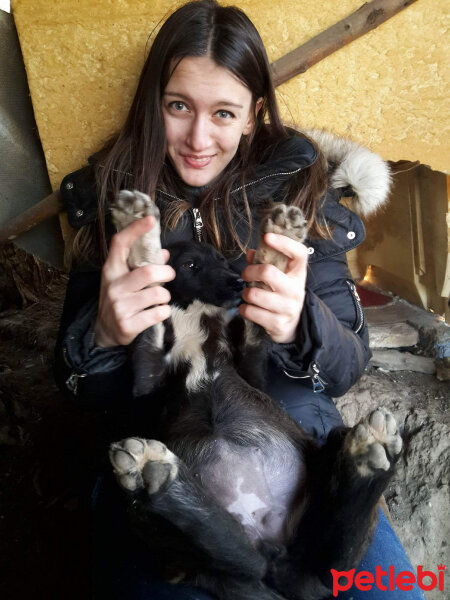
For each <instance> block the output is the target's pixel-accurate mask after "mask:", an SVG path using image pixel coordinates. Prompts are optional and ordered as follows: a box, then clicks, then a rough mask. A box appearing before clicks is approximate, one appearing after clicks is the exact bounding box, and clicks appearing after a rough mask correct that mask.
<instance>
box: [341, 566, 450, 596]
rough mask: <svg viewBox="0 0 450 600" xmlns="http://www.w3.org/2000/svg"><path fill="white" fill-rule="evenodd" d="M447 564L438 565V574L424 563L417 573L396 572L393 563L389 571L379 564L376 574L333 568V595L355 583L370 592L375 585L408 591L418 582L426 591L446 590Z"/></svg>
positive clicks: (386, 588)
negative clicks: (424, 568) (426, 568)
mask: <svg viewBox="0 0 450 600" xmlns="http://www.w3.org/2000/svg"><path fill="white" fill-rule="evenodd" d="M445 568H446V565H442V564H440V565H438V566H437V574H436V573H435V572H434V571H424V570H423V567H422V565H419V566H418V567H417V573H412V572H411V571H399V572H398V573H396V571H395V567H393V566H392V565H391V566H390V567H389V568H388V571H383V569H382V568H381V567H380V566H379V565H377V567H376V568H375V574H373V573H371V572H370V571H359V572H358V573H357V572H356V569H351V570H350V571H336V570H335V569H331V575H332V577H333V596H335V597H336V596H337V595H338V593H339V592H345V591H347V590H349V589H350V588H351V587H352V586H353V585H354V586H355V587H356V588H357V589H358V590H361V591H363V592H368V591H370V590H371V589H372V587H373V586H374V585H375V587H377V588H378V589H379V590H381V591H385V592H386V591H387V590H389V591H394V590H395V589H398V590H400V591H404V592H407V591H409V590H412V589H413V587H414V584H415V583H417V585H418V586H419V588H420V589H421V590H423V591H425V592H429V591H431V590H434V589H435V588H436V587H437V588H438V590H440V591H441V592H443V591H444V576H445Z"/></svg>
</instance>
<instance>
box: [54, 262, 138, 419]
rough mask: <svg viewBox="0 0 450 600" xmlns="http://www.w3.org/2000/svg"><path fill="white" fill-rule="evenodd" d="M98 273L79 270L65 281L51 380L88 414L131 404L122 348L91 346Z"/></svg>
mask: <svg viewBox="0 0 450 600" xmlns="http://www.w3.org/2000/svg"><path fill="white" fill-rule="evenodd" d="M99 287H100V271H99V270H96V269H79V270H77V271H75V272H73V273H72V274H71V276H70V278H69V282H68V286H67V291H66V298H65V301H64V307H63V313H62V317H61V322H60V329H59V334H58V338H57V342H56V348H55V357H54V376H55V380H56V383H57V385H58V387H59V388H60V389H61V391H62V392H63V393H64V395H65V396H66V398H67V399H69V400H70V401H72V402H73V403H75V404H77V405H78V406H80V407H82V408H85V409H88V410H105V409H109V408H117V407H118V406H121V405H124V404H125V403H126V402H128V401H130V400H131V392H130V390H131V389H132V384H131V381H132V375H131V371H130V367H129V364H128V361H127V350H126V348H125V347H123V346H116V347H114V348H98V347H96V346H95V345H94V324H95V320H96V317H97V304H98V294H99Z"/></svg>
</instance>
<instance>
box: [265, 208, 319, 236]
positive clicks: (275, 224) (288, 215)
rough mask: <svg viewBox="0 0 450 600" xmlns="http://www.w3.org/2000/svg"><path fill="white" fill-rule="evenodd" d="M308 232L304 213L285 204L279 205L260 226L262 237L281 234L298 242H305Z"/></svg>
mask: <svg viewBox="0 0 450 600" xmlns="http://www.w3.org/2000/svg"><path fill="white" fill-rule="evenodd" d="M307 231H308V230H307V222H306V220H305V217H304V216H303V213H302V211H301V210H300V209H299V208H297V207H296V206H286V205H285V204H278V205H277V206H276V207H275V208H274V209H273V210H272V212H271V213H270V214H269V215H267V216H266V217H265V218H264V219H263V220H262V221H261V225H260V233H261V235H264V234H265V233H279V234H280V235H286V236H287V237H290V238H292V239H293V240H297V242H304V241H305V238H306V234H307Z"/></svg>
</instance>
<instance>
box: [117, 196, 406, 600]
mask: <svg viewBox="0 0 450 600" xmlns="http://www.w3.org/2000/svg"><path fill="white" fill-rule="evenodd" d="M148 214H152V215H154V216H155V217H156V219H157V225H156V226H155V227H154V228H153V229H152V230H151V231H150V232H149V233H148V234H145V235H144V236H142V238H140V239H139V240H138V242H137V243H136V244H135V246H134V248H133V250H132V253H131V255H130V259H129V260H130V266H131V267H132V268H133V267H136V266H140V265H143V264H148V263H150V262H161V245H160V233H159V226H158V220H159V212H158V209H157V207H156V206H155V204H154V203H153V202H152V201H151V199H150V198H149V197H148V196H146V195H145V194H142V193H140V192H129V191H122V192H121V193H120V195H119V198H118V200H117V203H116V206H115V208H114V209H113V219H114V221H115V223H116V226H117V227H118V229H121V228H123V227H124V226H126V225H127V224H128V223H130V222H132V221H133V220H136V219H138V218H142V217H144V216H146V215H148ZM267 231H275V232H277V233H282V234H285V235H289V236H290V237H292V238H293V239H297V240H299V241H303V240H304V239H305V235H306V224H305V221H304V219H303V216H302V213H301V211H300V210H299V209H298V208H296V207H287V206H284V205H276V207H275V208H274V209H273V211H272V212H271V213H270V214H269V215H268V216H266V217H265V218H263V219H262V222H261V229H260V243H259V246H258V249H257V252H256V259H257V260H258V261H259V262H271V263H275V264H277V266H279V267H280V268H283V264H282V262H283V259H284V257H280V256H278V255H277V253H274V251H272V250H270V249H268V248H267V247H265V246H264V244H263V239H262V237H263V235H264V233H265V232H267ZM170 254H171V256H170V264H171V265H172V266H173V268H174V269H175V271H176V277H175V279H174V280H173V281H172V282H170V283H169V284H167V288H168V289H169V291H170V293H171V304H172V313H171V317H170V318H169V319H167V320H166V321H164V323H159V324H158V325H155V326H153V327H151V328H149V329H148V330H146V331H145V332H143V334H141V335H140V336H138V339H137V340H136V342H135V344H134V347H133V363H134V371H135V387H134V393H135V395H136V396H137V397H140V398H141V399H142V398H144V404H145V405H146V406H147V407H148V409H149V413H148V414H149V417H148V431H149V434H148V435H149V437H150V436H153V437H154V438H155V439H148V438H147V437H130V438H127V439H124V440H122V441H119V442H116V443H113V444H112V445H111V447H110V460H111V463H112V466H113V469H114V473H115V477H116V479H117V482H118V484H119V485H120V487H121V488H122V489H123V490H124V491H125V492H126V493H127V494H128V496H129V500H130V502H129V513H130V517H131V521H132V524H133V527H134V530H135V531H136V533H137V534H138V535H139V536H140V537H141V538H142V539H144V540H145V542H146V543H147V544H148V545H149V547H150V548H151V549H152V550H153V556H154V557H155V563H156V566H157V568H158V569H159V570H160V571H161V574H162V576H163V577H164V578H165V579H167V580H171V581H181V580H184V581H185V582H189V583H192V584H195V585H197V586H199V587H201V588H203V589H205V590H207V591H208V592H210V593H211V594H213V595H214V596H215V597H217V598H219V600H283V599H286V598H292V599H296V600H319V599H322V598H327V597H329V596H330V595H331V591H332V575H331V569H336V570H339V571H344V570H349V569H351V568H355V567H356V566H357V565H358V564H359V562H360V559H361V558H362V556H363V554H364V552H365V550H366V548H367V546H368V544H369V542H370V539H371V535H372V533H373V530H374V528H375V526H376V519H377V503H378V500H379V498H380V496H381V494H382V493H383V491H384V489H385V488H386V486H387V483H388V481H389V479H390V478H391V476H392V474H393V469H394V465H395V462H396V460H397V459H398V457H399V455H400V452H401V448H402V440H401V436H400V435H399V433H398V429H397V425H396V422H395V420H394V418H393V416H392V415H391V413H390V412H389V411H387V410H386V409H384V408H379V409H377V410H375V411H374V412H372V413H371V414H370V415H369V416H368V417H367V418H365V419H363V420H362V421H361V422H360V423H359V424H357V425H356V426H355V427H353V428H345V427H342V428H339V429H335V430H333V431H332V432H331V433H330V434H329V436H328V438H327V441H326V443H325V444H324V445H323V446H321V447H319V446H318V445H317V444H316V442H315V441H314V440H313V439H312V438H311V437H310V436H309V435H307V434H306V433H305V432H304V431H303V430H302V428H301V427H300V426H299V425H298V424H297V423H296V422H294V421H293V420H292V419H291V418H290V417H289V416H288V415H287V414H286V413H285V412H284V411H283V410H282V409H281V408H280V407H279V406H278V405H277V404H276V403H275V402H274V401H273V400H272V399H271V398H269V397H268V396H267V395H266V394H265V393H264V392H263V391H262V389H264V375H265V370H266V364H267V360H268V343H269V339H268V336H267V334H266V333H265V331H264V330H263V329H262V328H261V327H259V326H257V325H255V324H254V323H251V322H249V321H247V320H244V319H243V318H241V317H240V316H239V315H238V314H237V311H236V307H237V305H238V304H239V302H240V301H241V294H242V290H243V288H244V283H243V281H242V279H241V278H240V276H239V275H238V274H236V273H235V272H234V271H233V270H232V269H231V268H230V267H229V265H228V263H227V261H226V260H225V258H224V257H223V256H222V255H221V254H220V253H219V252H217V251H216V250H215V249H214V248H213V247H211V246H209V245H208V244H205V243H198V242H189V243H181V242H180V243H178V244H175V245H174V246H172V247H171V248H170ZM145 426H146V424H145V423H144V427H145ZM150 432H151V433H150Z"/></svg>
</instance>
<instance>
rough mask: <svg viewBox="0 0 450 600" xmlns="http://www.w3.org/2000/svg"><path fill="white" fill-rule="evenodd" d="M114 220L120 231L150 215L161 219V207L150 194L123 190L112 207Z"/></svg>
mask: <svg viewBox="0 0 450 600" xmlns="http://www.w3.org/2000/svg"><path fill="white" fill-rule="evenodd" d="M111 212H112V216H113V221H114V224H115V226H116V228H117V229H118V230H119V231H120V230H121V229H123V228H124V227H126V226H127V225H129V224H130V223H133V222H134V221H137V220H138V219H143V218H144V217H148V216H149V215H152V216H154V217H155V218H156V219H157V220H159V209H158V207H157V206H156V204H155V203H154V202H153V201H152V199H151V198H150V196H148V195H147V194H143V193H142V192H138V191H137V190H134V191H133V192H131V191H130V190H121V191H120V192H119V196H118V198H117V200H116V203H115V204H114V205H113V206H112V208H111Z"/></svg>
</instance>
